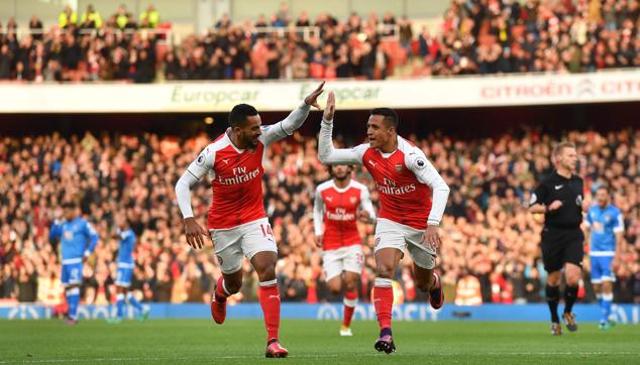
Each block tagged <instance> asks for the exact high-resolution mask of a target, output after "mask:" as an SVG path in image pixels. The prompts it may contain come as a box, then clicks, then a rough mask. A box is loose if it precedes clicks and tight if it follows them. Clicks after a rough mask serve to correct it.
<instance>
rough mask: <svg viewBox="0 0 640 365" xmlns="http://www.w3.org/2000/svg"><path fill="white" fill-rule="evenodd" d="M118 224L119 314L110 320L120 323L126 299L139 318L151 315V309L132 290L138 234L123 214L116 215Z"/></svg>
mask: <svg viewBox="0 0 640 365" xmlns="http://www.w3.org/2000/svg"><path fill="white" fill-rule="evenodd" d="M116 225H117V226H118V236H119V238H120V246H119V248H118V273H117V275H116V287H117V294H116V308H117V316H116V318H114V319H111V320H110V321H109V322H110V323H120V322H121V321H122V319H123V318H124V311H125V305H126V303H125V300H126V302H127V303H129V304H130V305H132V306H133V308H134V309H135V311H136V316H137V317H138V319H140V320H145V319H147V317H148V315H149V311H148V310H144V309H143V308H142V304H140V302H139V301H138V299H136V297H135V295H133V293H132V292H131V291H130V288H131V277H132V276H133V267H134V263H133V250H134V249H135V247H136V234H135V233H134V232H133V230H132V229H131V227H130V226H129V222H128V221H127V218H125V217H123V216H122V215H117V216H116Z"/></svg>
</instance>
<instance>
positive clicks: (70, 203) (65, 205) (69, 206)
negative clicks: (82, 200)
mask: <svg viewBox="0 0 640 365" xmlns="http://www.w3.org/2000/svg"><path fill="white" fill-rule="evenodd" d="M77 207H78V203H77V202H76V201H75V200H67V201H64V202H62V208H64V209H74V208H77Z"/></svg>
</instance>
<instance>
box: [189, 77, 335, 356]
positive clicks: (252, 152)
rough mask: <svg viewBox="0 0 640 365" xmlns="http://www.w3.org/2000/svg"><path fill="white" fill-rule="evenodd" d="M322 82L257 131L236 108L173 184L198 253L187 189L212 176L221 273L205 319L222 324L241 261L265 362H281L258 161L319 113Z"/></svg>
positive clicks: (271, 242)
mask: <svg viewBox="0 0 640 365" xmlns="http://www.w3.org/2000/svg"><path fill="white" fill-rule="evenodd" d="M323 85H324V82H323V83H321V84H320V86H318V88H317V89H316V90H314V91H313V92H312V93H311V94H309V96H307V97H306V98H305V99H304V103H303V104H301V105H300V106H299V107H298V108H297V109H296V110H294V111H293V112H291V114H289V116H287V118H286V119H284V120H282V121H280V122H278V123H276V124H274V125H269V126H262V120H261V119H260V115H259V114H258V112H257V110H256V109H255V108H254V107H252V106H251V105H247V104H239V105H236V106H235V107H233V109H232V110H231V113H230V114H229V128H228V129H227V131H226V132H225V133H223V134H222V135H221V136H220V137H218V138H217V139H216V140H215V141H214V142H213V143H211V144H210V145H208V146H207V147H206V148H205V149H204V150H203V151H202V152H201V153H200V154H199V155H198V157H197V158H196V160H195V161H193V162H192V163H191V164H190V165H189V167H188V168H187V171H185V173H184V174H183V175H182V177H180V179H179V180H178V182H177V184H176V197H177V199H178V205H179V206H180V211H181V212H182V215H183V218H184V226H185V233H186V236H187V243H188V244H189V245H190V246H191V247H193V248H195V249H200V248H202V247H203V245H204V240H203V238H202V236H203V235H206V234H207V232H206V231H205V230H204V229H203V228H202V227H201V226H200V225H199V224H198V222H197V221H196V219H195V218H194V216H193V211H192V207H191V187H192V186H193V185H194V184H195V183H196V182H198V181H199V180H200V179H201V178H202V177H203V176H204V175H205V174H210V175H211V176H212V181H211V186H212V190H213V192H214V194H213V201H212V202H211V207H210V209H209V215H208V220H207V228H208V229H209V233H210V235H211V239H212V242H213V243H214V246H215V251H216V255H217V257H218V262H219V264H220V268H221V271H222V276H221V277H220V278H219V279H218V282H217V285H216V290H215V293H214V296H213V297H214V299H213V301H212V303H211V315H212V317H213V319H214V321H215V322H216V323H218V324H222V323H223V322H224V320H225V317H226V300H227V297H228V296H229V295H232V294H235V293H237V292H238V291H239V290H240V287H241V286H242V260H243V257H246V258H247V259H248V260H249V261H250V262H251V265H253V268H254V269H255V270H256V273H257V274H258V279H259V281H260V283H259V289H258V298H259V301H260V306H261V307H262V311H263V313H264V322H265V327H266V329H267V350H266V353H265V354H266V356H267V357H286V356H287V354H288V351H287V350H286V349H285V348H283V347H282V346H280V343H279V341H278V331H279V328H280V293H279V291H278V284H277V280H276V272H275V268H276V261H277V259H278V254H277V252H278V248H277V246H276V242H275V239H274V237H273V232H272V230H271V226H270V224H269V220H268V219H267V214H266V213H265V210H264V203H263V193H262V175H263V174H264V169H263V167H262V160H263V158H264V152H265V148H266V147H267V146H268V145H269V144H271V143H273V142H275V141H278V140H280V139H282V138H285V137H287V136H289V135H291V134H292V133H293V132H294V131H295V130H296V129H298V128H300V126H302V124H303V123H304V121H305V120H306V119H307V116H308V115H309V108H310V106H314V107H316V108H319V106H318V103H317V98H318V96H319V95H320V94H321V93H322V91H323V90H322V87H323Z"/></svg>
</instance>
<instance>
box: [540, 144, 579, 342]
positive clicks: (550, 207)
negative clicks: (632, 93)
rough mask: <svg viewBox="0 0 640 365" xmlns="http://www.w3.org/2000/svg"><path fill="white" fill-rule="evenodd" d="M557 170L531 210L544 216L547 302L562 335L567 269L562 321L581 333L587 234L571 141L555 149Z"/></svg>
mask: <svg viewBox="0 0 640 365" xmlns="http://www.w3.org/2000/svg"><path fill="white" fill-rule="evenodd" d="M551 158H552V161H553V164H554V166H555V171H554V172H553V173H552V174H551V175H550V176H548V177H546V178H545V179H544V180H543V181H542V182H540V185H538V187H537V188H536V190H535V191H534V193H533V194H532V195H531V202H530V206H529V211H530V212H532V213H538V214H542V213H544V228H543V230H542V240H541V247H542V261H543V263H544V269H545V270H546V271H547V272H548V273H549V275H548V277H547V286H546V288H545V289H546V294H547V303H548V304H549V311H550V312H551V333H552V334H553V335H554V336H559V335H561V334H562V327H561V326H560V319H559V317H558V302H559V301H560V281H561V279H562V271H561V270H562V269H563V268H564V275H565V282H566V288H565V291H564V302H565V307H564V313H563V315H562V319H563V321H564V323H565V325H566V326H567V329H568V330H569V331H571V332H574V331H577V330H578V325H577V323H576V320H575V315H574V314H573V313H572V312H571V309H572V308H573V304H574V303H575V302H576V299H577V296H578V281H579V280H580V278H581V277H582V257H583V255H584V249H583V242H584V234H583V233H582V230H581V229H580V223H582V191H583V182H582V179H581V178H580V177H579V176H577V175H575V172H576V164H577V162H578V154H577V152H576V147H575V145H574V144H573V143H570V142H561V143H559V144H558V145H557V146H555V148H554V149H553V153H552V156H551Z"/></svg>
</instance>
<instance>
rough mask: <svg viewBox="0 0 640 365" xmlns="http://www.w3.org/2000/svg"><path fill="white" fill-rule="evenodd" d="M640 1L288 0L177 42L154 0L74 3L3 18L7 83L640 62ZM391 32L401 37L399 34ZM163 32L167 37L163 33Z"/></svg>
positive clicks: (2, 71) (379, 75) (556, 68)
mask: <svg viewBox="0 0 640 365" xmlns="http://www.w3.org/2000/svg"><path fill="white" fill-rule="evenodd" d="M639 15H640V5H639V2H638V0H629V1H627V0H577V1H575V0H527V1H524V2H521V1H506V0H495V1H487V0H467V1H461V0H452V1H451V5H450V7H449V8H448V9H447V11H446V12H445V14H444V15H443V19H442V22H441V23H442V24H441V26H440V27H439V28H438V29H437V30H436V31H431V32H430V31H429V30H428V28H427V27H426V26H421V25H418V24H414V21H413V20H410V19H408V18H406V17H402V18H398V19H397V18H396V16H395V15H393V14H391V13H386V14H384V16H383V17H382V19H380V17H379V16H378V15H377V14H375V13H372V14H370V15H369V16H368V17H362V16H360V15H358V14H356V13H354V14H351V15H350V16H349V17H348V18H347V19H345V20H339V19H336V18H335V17H333V16H331V15H330V14H328V13H324V14H320V15H318V16H317V17H316V18H315V19H314V20H311V19H310V17H309V16H308V14H307V13H306V12H302V13H301V14H300V15H299V16H298V17H296V18H295V19H294V17H293V16H291V14H290V11H289V9H288V6H287V3H283V4H282V5H281V8H280V9H279V10H278V11H277V12H275V13H274V14H273V15H271V16H270V17H269V18H267V17H265V16H264V15H260V16H259V17H258V18H257V19H255V20H254V21H246V22H236V23H233V22H232V21H231V19H230V18H229V17H228V16H227V15H224V16H222V17H221V18H220V19H219V20H218V21H216V23H215V24H214V25H213V27H212V28H211V29H210V30H209V31H208V32H207V33H206V34H203V35H195V34H194V35H190V36H187V37H184V38H183V39H182V40H181V41H180V42H179V43H178V42H177V43H176V44H174V42H173V40H172V39H167V37H166V34H165V33H163V32H159V33H158V32H155V31H153V29H158V28H162V29H166V28H167V26H169V27H170V24H169V23H161V22H160V15H159V13H158V11H157V10H156V9H155V8H153V6H150V7H149V8H148V9H146V10H145V11H144V12H143V13H141V14H140V16H139V20H138V21H136V18H135V17H134V16H133V15H132V14H131V13H130V12H128V11H127V9H126V8H125V7H124V6H122V5H121V6H120V7H118V9H117V11H116V12H115V13H114V14H113V15H111V16H110V17H108V18H107V19H106V21H103V19H102V16H101V15H100V14H99V13H98V12H97V11H96V10H94V9H93V7H92V6H91V5H89V6H88V7H87V9H86V10H85V11H84V12H83V13H82V14H81V16H80V17H79V16H78V14H77V13H76V12H74V11H73V10H71V8H68V7H67V8H65V9H64V10H63V11H62V12H61V13H60V16H59V19H58V25H57V26H56V27H53V28H51V29H48V30H45V29H44V28H43V24H42V21H41V20H39V19H38V18H37V17H36V16H34V17H33V18H32V20H31V22H30V23H29V28H30V30H31V31H32V32H33V33H32V35H24V36H22V37H20V38H19V37H18V36H17V34H18V33H17V28H18V27H17V24H16V22H15V20H14V19H13V18H12V19H9V21H8V22H7V24H6V26H5V27H2V26H1V24H0V80H25V81H35V82H43V81H96V80H102V81H111V80H125V81H132V82H141V83H148V82H154V81H161V80H221V79H306V78H321V79H329V80H330V79H334V78H358V79H384V78H386V77H389V76H395V77H420V76H428V75H457V74H478V73H479V74H492V73H510V72H550V71H553V72H591V71H596V70H600V69H604V68H624V67H637V66H640V53H639V51H640V37H639V35H638V32H637V29H638V28H639V23H638V21H639V19H638V18H639ZM390 36H391V37H390ZM161 41H162V42H161Z"/></svg>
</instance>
